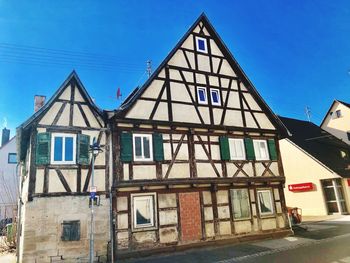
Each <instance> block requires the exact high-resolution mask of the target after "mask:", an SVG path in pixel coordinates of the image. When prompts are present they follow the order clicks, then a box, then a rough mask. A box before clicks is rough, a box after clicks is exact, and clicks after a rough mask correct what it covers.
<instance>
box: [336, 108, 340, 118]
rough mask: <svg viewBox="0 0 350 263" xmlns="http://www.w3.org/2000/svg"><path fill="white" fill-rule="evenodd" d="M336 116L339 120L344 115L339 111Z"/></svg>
mask: <svg viewBox="0 0 350 263" xmlns="http://www.w3.org/2000/svg"><path fill="white" fill-rule="evenodd" d="M335 115H336V116H337V118H340V117H341V116H342V115H341V110H337V111H336V112H335Z"/></svg>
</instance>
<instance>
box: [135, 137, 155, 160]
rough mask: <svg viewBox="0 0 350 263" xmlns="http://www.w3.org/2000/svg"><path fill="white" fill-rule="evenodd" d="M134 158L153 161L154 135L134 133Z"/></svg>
mask: <svg viewBox="0 0 350 263" xmlns="http://www.w3.org/2000/svg"><path fill="white" fill-rule="evenodd" d="M133 147H134V160H135V161H152V160H153V156H152V135H151V134H134V135H133Z"/></svg>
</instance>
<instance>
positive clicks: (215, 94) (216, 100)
mask: <svg viewBox="0 0 350 263" xmlns="http://www.w3.org/2000/svg"><path fill="white" fill-rule="evenodd" d="M210 96H211V104H212V105H217V106H220V105H221V99H220V91H219V90H218V89H210Z"/></svg>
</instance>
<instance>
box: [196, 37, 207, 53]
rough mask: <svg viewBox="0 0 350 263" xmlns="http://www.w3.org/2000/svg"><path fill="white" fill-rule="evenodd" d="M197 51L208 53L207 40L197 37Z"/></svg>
mask: <svg viewBox="0 0 350 263" xmlns="http://www.w3.org/2000/svg"><path fill="white" fill-rule="evenodd" d="M196 46H197V51H199V52H202V53H208V48H207V40H206V39H205V38H203V37H196Z"/></svg>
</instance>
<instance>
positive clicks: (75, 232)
mask: <svg viewBox="0 0 350 263" xmlns="http://www.w3.org/2000/svg"><path fill="white" fill-rule="evenodd" d="M61 240H62V241H78V240H80V221H79V220H73V221H63V223H62V236H61Z"/></svg>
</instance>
